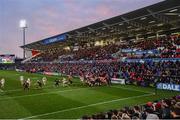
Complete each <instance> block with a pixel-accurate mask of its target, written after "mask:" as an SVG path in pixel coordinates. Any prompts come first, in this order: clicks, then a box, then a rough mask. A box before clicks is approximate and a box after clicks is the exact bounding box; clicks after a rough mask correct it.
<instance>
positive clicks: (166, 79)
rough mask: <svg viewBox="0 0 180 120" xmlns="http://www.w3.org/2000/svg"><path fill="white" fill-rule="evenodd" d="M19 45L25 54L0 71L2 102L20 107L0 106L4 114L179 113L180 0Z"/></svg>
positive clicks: (35, 116)
mask: <svg viewBox="0 0 180 120" xmlns="http://www.w3.org/2000/svg"><path fill="white" fill-rule="evenodd" d="M21 48H22V49H24V50H25V51H26V59H24V60H23V61H22V62H21V63H19V64H17V65H16V71H8V72H7V71H0V80H1V81H0V90H1V88H2V91H0V92H2V93H3V95H4V96H0V101H3V104H2V103H0V106H2V107H0V108H5V105H4V104H6V105H9V106H10V108H16V110H13V109H12V110H10V109H8V108H6V109H4V110H3V109H2V110H1V109H0V118H6V119H7V118H8V119H9V118H10V119H17V118H18V119H79V118H81V119H83V120H86V119H88V120H90V119H91V120H96V119H179V118H180V112H179V111H180V95H179V92H180V0H164V1H162V2H159V3H157V4H154V5H150V6H147V7H144V8H141V9H138V10H135V11H132V12H129V13H125V14H122V15H119V16H116V17H113V18H110V19H107V20H103V21H100V22H97V23H94V24H91V25H87V26H85V27H82V28H78V29H75V30H72V31H68V32H65V33H61V34H58V35H55V36H52V37H49V38H45V39H42V40H39V41H36V42H33V43H30V44H26V45H24V46H21ZM3 75H4V76H3ZM2 76H3V77H4V78H5V79H8V80H7V83H8V82H10V83H9V86H8V87H7V88H6V86H5V87H4V80H5V79H3V78H2V79H1V77H2ZM19 77H20V81H21V84H19V83H18V82H17V80H16V81H14V80H13V79H19ZM24 78H25V82H24V81H23V80H24ZM41 79H42V80H41ZM46 81H47V83H46ZM31 82H32V83H31ZM2 83H3V84H2ZM5 83H6V82H5ZM17 83H18V85H17ZM14 86H16V87H15V88H16V90H12V89H11V88H13V87H14ZM22 86H23V89H24V91H21V89H20V88H22ZM6 89H7V90H6ZM0 95H1V94H0ZM15 103H16V104H15ZM4 111H5V112H4ZM8 112H9V113H11V114H8ZM1 113H3V114H1Z"/></svg>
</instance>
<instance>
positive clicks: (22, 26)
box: [19, 19, 27, 59]
mask: <svg viewBox="0 0 180 120" xmlns="http://www.w3.org/2000/svg"><path fill="white" fill-rule="evenodd" d="M19 27H20V28H22V30H23V46H24V45H25V44H26V28H27V23H26V20H24V19H22V20H20V22H19ZM23 59H25V48H23Z"/></svg>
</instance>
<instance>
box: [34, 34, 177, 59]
mask: <svg viewBox="0 0 180 120" xmlns="http://www.w3.org/2000/svg"><path fill="white" fill-rule="evenodd" d="M179 41H180V36H179V35H172V36H163V37H159V39H155V38H153V39H147V40H141V41H139V42H134V43H131V44H128V43H127V44H123V45H122V44H116V43H111V44H108V45H104V46H91V47H79V48H78V49H77V50H73V49H70V50H65V49H60V48H51V49H47V50H46V51H44V52H43V53H42V54H41V55H38V56H37V57H35V58H33V59H32V61H37V62H39V61H42V62H52V61H79V60H104V59H115V58H114V56H113V55H114V54H116V53H119V56H118V57H119V58H120V57H127V58H131V59H133V58H141V59H142V58H180V42H179ZM129 48H131V49H137V50H141V51H143V50H154V49H158V50H159V53H158V54H142V55H136V54H135V53H131V54H129V53H121V52H119V51H120V50H121V49H129ZM62 56H63V57H62Z"/></svg>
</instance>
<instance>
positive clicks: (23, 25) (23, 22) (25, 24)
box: [19, 19, 27, 28]
mask: <svg viewBox="0 0 180 120" xmlns="http://www.w3.org/2000/svg"><path fill="white" fill-rule="evenodd" d="M19 27H20V28H25V27H27V23H26V20H24V19H23V20H20V22H19Z"/></svg>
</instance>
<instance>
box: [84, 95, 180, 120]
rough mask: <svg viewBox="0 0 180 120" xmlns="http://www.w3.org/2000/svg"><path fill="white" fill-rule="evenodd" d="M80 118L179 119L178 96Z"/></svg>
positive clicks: (90, 119)
mask: <svg viewBox="0 0 180 120" xmlns="http://www.w3.org/2000/svg"><path fill="white" fill-rule="evenodd" d="M81 119H82V120H96V119H112V120H125V119H126V120H140V119H147V120H154V119H156V120H158V119H180V96H174V97H172V98H169V99H167V98H165V99H162V100H157V101H153V102H147V104H145V105H136V106H133V107H124V108H122V109H119V110H109V111H107V112H103V113H98V114H94V115H91V116H87V115H84V116H82V118H81Z"/></svg>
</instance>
